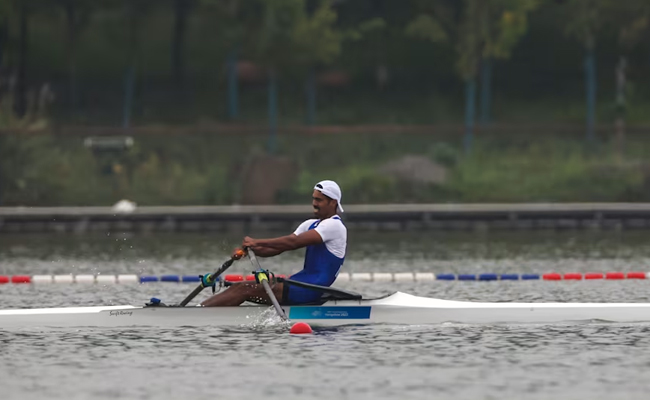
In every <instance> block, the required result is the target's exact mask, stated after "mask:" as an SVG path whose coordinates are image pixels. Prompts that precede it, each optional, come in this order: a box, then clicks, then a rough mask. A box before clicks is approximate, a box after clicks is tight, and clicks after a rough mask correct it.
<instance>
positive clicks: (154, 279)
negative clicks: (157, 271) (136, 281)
mask: <svg viewBox="0 0 650 400" xmlns="http://www.w3.org/2000/svg"><path fill="white" fill-rule="evenodd" d="M146 282H158V277H157V276H141V277H140V283H146Z"/></svg>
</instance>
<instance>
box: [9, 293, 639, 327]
mask: <svg viewBox="0 0 650 400" xmlns="http://www.w3.org/2000/svg"><path fill="white" fill-rule="evenodd" d="M268 309H269V308H268V306H261V305H253V304H247V305H242V306H239V307H212V308H208V307H166V306H164V307H163V306H157V307H154V306H144V307H138V306H128V305H127V306H106V307H70V308H42V309H16V310H0V329H10V328H34V327H54V328H69V327H135V326H145V327H146V326H149V327H179V326H239V325H246V324H251V323H255V322H259V321H260V318H263V317H264V315H265V314H264V312H265V311H266V310H268ZM284 310H285V312H286V315H287V316H288V317H289V319H290V320H291V321H292V322H308V323H309V324H311V325H314V326H337V325H348V324H406V325H420V324H440V323H444V322H456V323H467V324H501V323H506V324H512V323H516V324H519V323H563V322H579V321H582V322H585V321H586V322H590V321H610V322H647V321H650V303H479V302H464V301H451V300H440V299H434V298H426V297H418V296H413V295H410V294H406V293H401V292H396V293H393V294H391V295H389V296H385V297H382V298H376V299H359V300H330V301H326V302H325V303H323V304H319V305H305V306H291V307H288V306H287V307H284ZM266 315H268V314H266Z"/></svg>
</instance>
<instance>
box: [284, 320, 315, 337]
mask: <svg viewBox="0 0 650 400" xmlns="http://www.w3.org/2000/svg"><path fill="white" fill-rule="evenodd" d="M312 332H313V331H312V330H311V326H309V324H307V323H305V322H296V323H295V324H293V326H292V327H291V330H290V331H289V333H293V334H294V335H300V334H304V333H312Z"/></svg>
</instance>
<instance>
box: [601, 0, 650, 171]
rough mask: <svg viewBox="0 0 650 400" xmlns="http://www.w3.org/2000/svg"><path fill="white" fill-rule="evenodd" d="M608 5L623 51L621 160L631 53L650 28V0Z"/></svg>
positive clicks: (619, 74)
mask: <svg viewBox="0 0 650 400" xmlns="http://www.w3.org/2000/svg"><path fill="white" fill-rule="evenodd" d="M608 6H609V9H608V10H607V12H606V15H607V22H608V23H611V24H612V25H613V26H614V27H615V30H616V32H617V40H618V47H619V51H620V54H619V57H618V64H617V67H616V121H615V129H616V135H615V144H616V153H617V155H618V159H619V161H622V160H623V158H624V157H623V155H624V153H625V114H626V108H627V99H626V97H627V96H626V87H627V66H628V54H629V53H630V52H631V51H632V50H633V49H634V48H635V47H636V46H637V45H638V44H639V42H640V39H641V38H642V37H643V34H644V33H645V32H647V31H648V27H649V26H650V3H648V2H647V1H645V0H628V1H626V2H623V3H610V4H608Z"/></svg>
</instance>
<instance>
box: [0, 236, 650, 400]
mask: <svg viewBox="0 0 650 400" xmlns="http://www.w3.org/2000/svg"><path fill="white" fill-rule="evenodd" d="M649 239H650V235H648V234H645V233H636V232H633V233H614V232H604V233H603V232H601V233H598V232H591V233H588V232H583V233H570V232H563V233H550V232H536V233H499V234H494V233H482V234H453V235H446V234H430V233H419V234H404V235H401V234H400V235H398V234H377V235H354V236H353V237H351V240H350V249H349V255H348V258H347V260H346V265H345V269H346V270H348V271H356V272H360V271H369V272H371V271H389V272H397V271H422V272H428V271H431V272H469V273H471V272H539V273H543V272H548V271H560V272H573V271H579V272H587V271H596V272H605V271H614V270H620V271H631V270H640V271H650V268H649V267H648V265H650V263H649V262H648V261H649V260H648V258H649V257H650V246H649V245H648V243H650V241H649ZM236 245H237V240H236V238H224V237H221V236H218V235H185V234H183V235H154V236H138V235H135V236H134V235H121V234H111V235H90V236H72V235H61V236H56V235H52V236H48V235H45V236H44V235H16V236H0V274H68V273H72V274H81V273H102V274H108V273H137V274H153V275H160V274H163V273H183V274H198V273H203V272H208V271H210V270H211V269H214V267H215V266H216V265H218V264H220V263H221V262H222V261H223V260H224V259H225V258H226V257H227V255H228V252H229V250H230V249H231V248H233V247H235V246H236ZM263 264H264V265H265V266H267V267H269V268H271V269H273V270H275V271H277V272H280V273H289V272H292V271H295V270H297V269H299V268H300V264H301V255H300V254H294V255H289V254H287V255H283V256H280V257H278V258H276V259H269V260H263ZM232 268H233V271H234V272H239V273H246V272H249V271H250V269H251V267H250V264H246V263H245V262H239V263H236V264H235V265H234V266H233V267H232ZM340 286H342V287H343V288H347V289H351V290H355V291H358V292H362V293H364V294H368V295H382V294H386V293H389V292H392V291H396V290H400V291H403V292H408V293H412V294H416V295H421V296H430V297H440V298H445V299H457V300H480V301H532V302H537V301H589V302H623V301H625V302H650V281H583V282H542V281H532V282H531V281H528V282H523V281H522V282H484V283H483V282H442V281H441V282H429V283H424V282H400V283H386V282H383V283H369V282H348V283H345V284H341V285H340ZM192 288H193V287H192V286H190V285H185V284H164V283H159V284H144V285H107V286H103V285H94V286H90V285H88V286H85V285H60V284H59V285H48V286H37V285H2V286H0V308H5V309H6V308H23V307H49V306H71V305H108V304H142V303H143V302H144V301H146V300H147V299H148V298H149V297H151V296H157V297H161V298H163V299H164V300H165V301H169V302H170V303H172V302H174V301H179V300H180V299H182V298H183V297H184V296H185V295H186V294H187V293H188V292H189V291H191V289H192ZM206 295H207V294H206ZM649 346H650V324H608V323H591V324H589V323H583V324H572V325H567V324H563V325H507V326H504V325H499V326H481V325H458V324H443V325H437V326H418V325H414V326H390V325H378V326H347V327H341V328H337V329H319V330H317V331H316V332H315V334H314V335H309V336H292V335H289V334H288V333H287V331H286V328H285V327H284V326H283V325H281V324H279V323H267V324H264V325H261V326H255V327H251V326H238V327H228V328H209V329H203V328H201V329H197V328H180V329H173V330H169V329H148V328H147V329H83V330H60V329H59V330H47V331H35V330H23V331H3V330H2V329H1V328H0V381H1V382H2V389H1V392H0V398H1V399H42V398H52V399H91V398H97V399H103V398H125V399H157V400H166V399H186V398H226V399H238V398H246V399H249V398H267V399H280V398H281V399H292V398H302V399H305V398H307V399H333V398H337V399H346V398H349V399H378V398H395V399H419V398H423V399H424V398H427V399H429V398H449V399H452V398H453V399H466V398H467V399H502V398H503V399H506V398H507V399H515V398H530V399H548V398H554V399H587V398H589V399H617V398H621V399H645V398H647V396H648V393H650V351H648V347H649Z"/></svg>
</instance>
